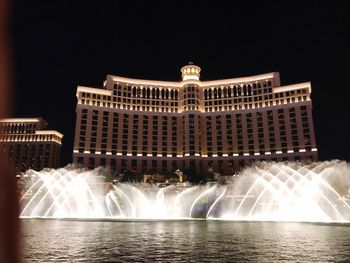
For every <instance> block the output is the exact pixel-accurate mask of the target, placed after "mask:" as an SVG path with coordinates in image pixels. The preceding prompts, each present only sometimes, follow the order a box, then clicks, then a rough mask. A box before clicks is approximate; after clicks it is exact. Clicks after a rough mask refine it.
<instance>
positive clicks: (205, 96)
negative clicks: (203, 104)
mask: <svg viewBox="0 0 350 263" xmlns="http://www.w3.org/2000/svg"><path fill="white" fill-rule="evenodd" d="M207 98H208V91H207V90H206V89H205V90H204V99H205V100H206V99H207Z"/></svg>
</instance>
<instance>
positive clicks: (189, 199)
mask: <svg viewBox="0 0 350 263" xmlns="http://www.w3.org/2000/svg"><path fill="white" fill-rule="evenodd" d="M102 175H103V170H101V169H95V170H93V171H84V170H79V169H72V168H61V169H57V170H43V171H41V172H35V171H28V172H27V177H26V178H31V182H30V183H29V185H28V190H27V192H26V193H24V195H23V197H22V198H21V200H20V202H21V206H22V212H21V215H20V216H21V217H23V218H26V217H30V218H31V217H43V218H78V219H79V218H108V219H116V220H118V219H191V218H206V219H215V220H268V221H318V222H334V221H336V222H349V221H350V202H349V201H350V192H349V191H350V165H349V164H348V163H346V162H341V161H328V162H317V163H310V164H302V163H268V162H263V163H258V164H256V165H254V166H252V167H249V168H247V169H245V170H243V171H242V172H241V173H240V174H239V175H238V176H235V177H232V180H231V181H229V182H228V183H227V184H226V185H201V186H200V185H198V186H186V187H184V186H183V185H170V186H168V187H164V188H159V187H158V186H157V185H154V184H144V183H138V184H126V183H118V184H115V185H113V184H111V183H106V182H104V177H103V176H102Z"/></svg>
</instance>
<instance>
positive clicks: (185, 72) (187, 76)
mask: <svg viewBox="0 0 350 263" xmlns="http://www.w3.org/2000/svg"><path fill="white" fill-rule="evenodd" d="M200 72H201V68H200V67H198V66H196V65H194V64H193V62H188V65H186V66H184V67H182V68H181V73H182V80H183V81H184V80H199V76H200Z"/></svg>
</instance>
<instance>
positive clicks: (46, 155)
mask: <svg viewBox="0 0 350 263" xmlns="http://www.w3.org/2000/svg"><path fill="white" fill-rule="evenodd" d="M46 127H47V122H46V121H45V120H43V119H42V118H11V119H0V152H1V154H6V155H7V157H8V158H9V161H10V162H11V163H12V164H13V165H14V166H15V169H16V172H18V173H19V172H25V171H26V170H28V169H33V170H37V171H39V170H42V169H44V168H57V167H58V165H59V158H60V150H61V144H62V138H63V135H62V134H61V133H59V132H57V131H55V130H46Z"/></svg>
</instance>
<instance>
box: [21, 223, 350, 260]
mask: <svg viewBox="0 0 350 263" xmlns="http://www.w3.org/2000/svg"><path fill="white" fill-rule="evenodd" d="M22 233H23V237H24V258H25V261H26V262H48V261H51V262H67V261H68V262H72V261H74V262H179V261H181V262H280V261H293V262H329V261H336V262H350V225H349V224H343V225H342V224H339V225H334V224H333V225H332V224H312V223H308V224H305V223H276V222H275V223H274V222H230V221H158V222H157V221H147V222H143V221H139V222H92V221H85V222H82V221H59V220H37V219H30V220H29V219H26V220H22Z"/></svg>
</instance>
